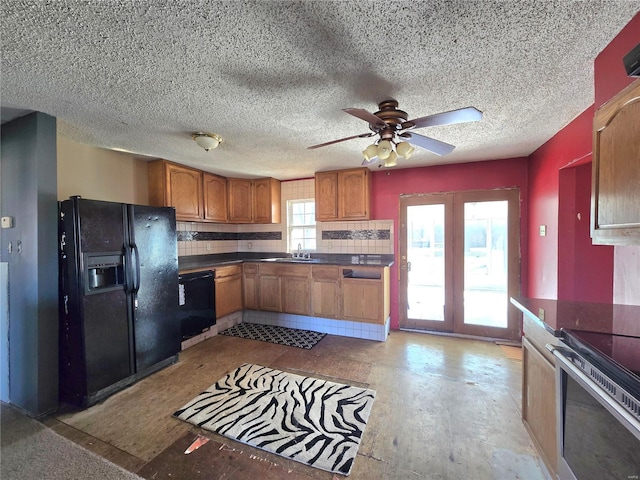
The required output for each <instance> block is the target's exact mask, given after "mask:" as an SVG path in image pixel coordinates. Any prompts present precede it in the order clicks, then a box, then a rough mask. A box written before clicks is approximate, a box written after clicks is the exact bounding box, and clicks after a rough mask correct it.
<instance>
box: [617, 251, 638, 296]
mask: <svg viewBox="0 0 640 480" xmlns="http://www.w3.org/2000/svg"><path fill="white" fill-rule="evenodd" d="M613 303H621V304H623V305H640V246H636V245H629V246H618V247H615V249H614V255H613Z"/></svg>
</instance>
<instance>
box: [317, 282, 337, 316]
mask: <svg viewBox="0 0 640 480" xmlns="http://www.w3.org/2000/svg"><path fill="white" fill-rule="evenodd" d="M338 306H339V304H338V282H337V281H335V280H313V283H312V297H311V308H312V313H311V314H312V315H313V316H315V317H327V318H338V317H339V312H338Z"/></svg>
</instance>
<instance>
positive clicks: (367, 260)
mask: <svg viewBox="0 0 640 480" xmlns="http://www.w3.org/2000/svg"><path fill="white" fill-rule="evenodd" d="M287 257H291V255H289V254H287V253H282V252H254V253H252V252H240V253H221V254H217V255H215V254H214V255H190V256H183V257H178V269H179V270H190V269H194V268H215V267H220V266H224V265H232V264H234V263H243V262H273V261H274V260H273V259H274V258H287ZM311 257H312V258H311V260H310V261H305V262H302V263H292V265H296V264H297V265H300V264H302V265H304V264H311V265H318V264H321V265H338V266H352V265H362V266H368V267H390V266H391V265H393V262H394V256H393V255H358V254H348V253H346V254H323V253H315V254H311ZM285 264H287V263H286V262H285Z"/></svg>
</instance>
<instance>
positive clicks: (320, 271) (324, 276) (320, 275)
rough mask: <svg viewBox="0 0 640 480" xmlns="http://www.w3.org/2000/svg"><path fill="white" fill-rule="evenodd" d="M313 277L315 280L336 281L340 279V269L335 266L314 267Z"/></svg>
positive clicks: (312, 267) (312, 269)
mask: <svg viewBox="0 0 640 480" xmlns="http://www.w3.org/2000/svg"><path fill="white" fill-rule="evenodd" d="M311 277H312V278H313V279H314V280H335V281H338V279H339V278H340V267H337V266H333V265H312V266H311Z"/></svg>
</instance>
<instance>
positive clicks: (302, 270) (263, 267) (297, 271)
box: [260, 263, 309, 277]
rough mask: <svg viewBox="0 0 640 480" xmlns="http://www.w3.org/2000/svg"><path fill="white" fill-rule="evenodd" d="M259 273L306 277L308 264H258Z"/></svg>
mask: <svg viewBox="0 0 640 480" xmlns="http://www.w3.org/2000/svg"><path fill="white" fill-rule="evenodd" d="M260 275H274V276H278V277H308V276H309V265H274V264H271V263H261V264H260Z"/></svg>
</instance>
